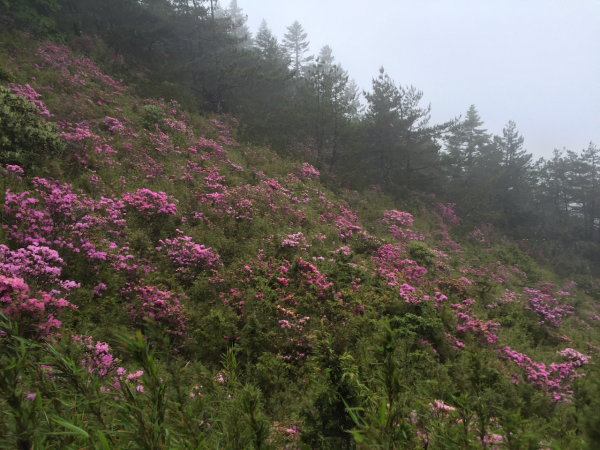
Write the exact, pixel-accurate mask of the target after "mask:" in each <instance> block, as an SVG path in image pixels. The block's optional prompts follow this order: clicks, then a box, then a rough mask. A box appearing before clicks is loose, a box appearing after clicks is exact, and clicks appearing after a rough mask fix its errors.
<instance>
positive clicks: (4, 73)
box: [0, 68, 16, 83]
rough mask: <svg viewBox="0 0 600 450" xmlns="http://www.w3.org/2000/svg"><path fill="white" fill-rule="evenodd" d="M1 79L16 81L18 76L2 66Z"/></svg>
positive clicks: (9, 81)
mask: <svg viewBox="0 0 600 450" xmlns="http://www.w3.org/2000/svg"><path fill="white" fill-rule="evenodd" d="M0 81H5V82H7V83H14V82H15V81H16V78H15V76H14V75H13V74H12V73H9V72H7V71H6V70H4V69H2V68H0Z"/></svg>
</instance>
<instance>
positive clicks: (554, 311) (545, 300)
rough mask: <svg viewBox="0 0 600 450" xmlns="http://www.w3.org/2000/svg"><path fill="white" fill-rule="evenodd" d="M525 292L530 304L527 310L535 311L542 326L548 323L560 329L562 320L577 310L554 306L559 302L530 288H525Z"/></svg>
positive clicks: (569, 307)
mask: <svg viewBox="0 0 600 450" xmlns="http://www.w3.org/2000/svg"><path fill="white" fill-rule="evenodd" d="M523 291H524V292H525V296H526V298H527V300H528V303H529V306H526V307H525V309H526V310H529V311H533V312H534V313H535V314H537V315H538V316H539V317H540V318H541V319H542V320H541V321H540V322H539V324H540V325H543V324H545V323H547V324H549V325H550V326H552V327H554V328H560V326H561V325H562V318H563V317H567V316H569V315H571V314H573V312H574V311H575V308H573V307H572V306H569V305H560V306H553V305H556V304H557V303H558V301H557V300H556V299H555V298H552V296H551V295H550V294H545V293H543V292H541V291H537V290H535V289H530V288H524V290H523Z"/></svg>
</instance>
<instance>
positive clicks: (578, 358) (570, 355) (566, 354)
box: [557, 348, 592, 367]
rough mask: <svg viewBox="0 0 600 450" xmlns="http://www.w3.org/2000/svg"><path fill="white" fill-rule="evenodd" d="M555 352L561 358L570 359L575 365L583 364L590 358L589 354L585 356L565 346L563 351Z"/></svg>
mask: <svg viewBox="0 0 600 450" xmlns="http://www.w3.org/2000/svg"><path fill="white" fill-rule="evenodd" d="M557 353H558V354H559V355H560V356H562V357H563V358H565V359H568V360H569V361H571V363H573V365H574V366H575V367H581V366H585V365H586V364H587V363H588V362H589V361H590V359H591V358H592V357H591V356H586V355H584V354H582V353H579V352H578V351H576V350H573V349H572V348H565V349H564V350H563V351H561V352H557Z"/></svg>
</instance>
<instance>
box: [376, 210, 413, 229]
mask: <svg viewBox="0 0 600 450" xmlns="http://www.w3.org/2000/svg"><path fill="white" fill-rule="evenodd" d="M383 222H384V223H393V222H398V223H399V224H400V225H402V226H403V227H412V225H413V222H414V219H413V216H412V214H410V213H407V212H400V211H396V210H391V211H385V212H384V213H383Z"/></svg>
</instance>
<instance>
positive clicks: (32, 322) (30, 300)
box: [0, 275, 76, 339]
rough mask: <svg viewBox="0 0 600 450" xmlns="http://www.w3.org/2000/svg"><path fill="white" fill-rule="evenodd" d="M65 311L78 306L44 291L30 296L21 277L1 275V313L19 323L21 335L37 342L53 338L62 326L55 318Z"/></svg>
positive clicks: (27, 287)
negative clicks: (45, 338)
mask: <svg viewBox="0 0 600 450" xmlns="http://www.w3.org/2000/svg"><path fill="white" fill-rule="evenodd" d="M4 305H6V306H4ZM65 309H76V306H75V305H72V304H71V303H69V302H68V301H66V300H65V299H63V298H56V297H54V296H53V295H52V294H49V293H47V292H44V291H39V292H37V294H34V295H31V294H30V293H29V286H28V285H27V284H26V283H25V282H24V281H23V279H22V278H8V277H5V276H4V275H0V312H3V313H4V314H6V316H7V317H9V318H11V319H14V320H16V321H17V323H18V324H19V330H20V332H21V333H24V334H31V335H32V337H33V338H34V339H39V338H44V337H51V336H52V332H53V330H55V329H58V328H59V327H60V325H61V321H60V320H58V319H56V317H55V316H57V315H60V314H61V313H62V312H63V311H64V310H65Z"/></svg>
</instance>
